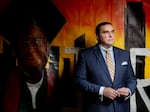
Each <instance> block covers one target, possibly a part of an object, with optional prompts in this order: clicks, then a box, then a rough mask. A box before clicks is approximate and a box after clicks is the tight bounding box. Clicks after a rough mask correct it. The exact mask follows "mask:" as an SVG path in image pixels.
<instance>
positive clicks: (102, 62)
mask: <svg viewBox="0 0 150 112" xmlns="http://www.w3.org/2000/svg"><path fill="white" fill-rule="evenodd" d="M94 50H95V51H94V53H95V56H96V59H97V61H99V66H100V68H101V70H103V72H104V74H106V76H107V78H108V79H109V80H110V81H111V82H112V80H111V77H110V74H109V71H108V68H107V65H106V63H105V60H104V58H103V55H102V53H101V51H100V48H99V45H98V44H97V45H96V46H95V49H94Z"/></svg>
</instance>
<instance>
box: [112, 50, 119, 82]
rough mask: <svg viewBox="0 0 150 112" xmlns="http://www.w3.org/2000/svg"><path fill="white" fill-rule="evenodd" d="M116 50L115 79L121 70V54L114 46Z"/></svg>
mask: <svg viewBox="0 0 150 112" xmlns="http://www.w3.org/2000/svg"><path fill="white" fill-rule="evenodd" d="M113 50H114V59H115V79H114V81H115V80H116V79H117V77H118V75H119V74H118V71H119V68H120V64H119V63H120V55H119V52H118V50H117V49H116V48H115V47H114V48H113Z"/></svg>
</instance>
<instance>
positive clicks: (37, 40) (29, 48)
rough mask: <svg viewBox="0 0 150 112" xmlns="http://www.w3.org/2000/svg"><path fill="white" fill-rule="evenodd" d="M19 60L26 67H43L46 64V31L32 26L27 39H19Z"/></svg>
mask: <svg viewBox="0 0 150 112" xmlns="http://www.w3.org/2000/svg"><path fill="white" fill-rule="evenodd" d="M18 47H19V48H18V49H19V51H18V52H19V53H20V54H19V55H20V58H19V62H21V64H22V66H24V67H26V68H30V67H31V68H36V67H37V68H39V67H40V68H41V67H43V66H44V65H45V64H46V61H47V60H46V57H47V42H46V36H45V34H44V32H43V31H42V30H41V29H40V28H38V27H32V28H31V29H30V30H29V35H28V36H27V37H26V38H25V39H20V40H19V41H18Z"/></svg>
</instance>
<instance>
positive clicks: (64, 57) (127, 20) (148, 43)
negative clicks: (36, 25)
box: [0, 0, 150, 112]
mask: <svg viewBox="0 0 150 112" xmlns="http://www.w3.org/2000/svg"><path fill="white" fill-rule="evenodd" d="M10 1H11V0H6V1H5V0H3V2H1V6H0V7H1V8H0V10H1V12H2V11H3V9H4V8H5V7H6V6H7V4H8V3H9V2H10ZM51 1H52V3H53V4H54V6H55V7H56V8H57V9H58V11H59V13H60V14H61V15H62V18H64V19H65V20H64V21H63V24H62V26H61V27H60V26H59V24H57V25H56V26H58V27H60V30H57V31H56V32H55V31H53V32H55V34H54V36H53V38H51V43H50V46H51V48H52V49H51V50H53V51H54V52H53V53H54V54H52V55H50V56H51V57H50V60H49V64H50V65H51V66H50V67H53V69H55V70H57V74H58V76H59V78H60V79H62V80H61V83H62V87H61V88H62V90H61V91H62V93H61V94H62V95H63V97H62V99H61V100H62V104H63V108H64V109H63V111H64V112H80V111H81V109H80V108H81V106H82V98H81V96H80V93H79V92H78V91H76V90H75V88H72V86H73V84H72V78H73V75H74V65H75V63H76V60H77V56H78V52H79V50H80V49H84V48H87V47H90V46H92V45H94V44H96V42H97V40H96V35H95V26H96V24H98V23H100V22H102V21H109V22H111V23H112V24H113V26H114V29H115V38H116V40H115V44H114V45H115V46H117V47H120V48H123V49H126V50H129V51H130V52H131V58H132V64H133V67H134V71H135V73H136V76H137V80H138V85H137V91H136V93H135V94H134V95H133V96H132V98H131V102H130V103H131V104H130V112H149V111H150V69H149V68H150V57H149V56H150V38H149V37H150V15H149V14H150V1H149V0H51ZM41 2H42V0H41ZM2 4H3V5H2ZM53 14H54V15H55V14H56V13H55V12H54V13H53ZM56 15H57V14H56ZM57 19H58V18H57ZM59 19H60V20H61V18H59ZM59 19H58V20H59ZM50 21H52V22H53V21H55V19H53V20H51V19H50ZM50 32H51V29H50ZM0 37H1V39H0V56H1V57H0V58H1V59H0V60H1V62H2V64H1V65H3V70H4V71H5V70H7V69H10V68H11V67H13V66H14V65H15V63H16V62H15V59H14V57H13V56H12V52H11V49H10V48H9V47H10V46H9V39H7V38H5V36H3V35H1V36H0ZM54 57H55V58H54ZM53 59H57V63H55V60H53ZM10 62H11V63H10ZM8 65H9V66H8ZM48 67H49V66H48ZM6 68H7V69H6ZM3 78H7V77H6V76H3ZM1 82H3V81H1Z"/></svg>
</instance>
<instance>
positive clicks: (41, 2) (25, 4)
mask: <svg viewBox="0 0 150 112" xmlns="http://www.w3.org/2000/svg"><path fill="white" fill-rule="evenodd" d="M33 20H34V21H36V24H37V25H38V26H39V27H40V28H42V29H43V30H44V32H45V33H46V35H47V40H48V41H49V42H52V40H53V39H54V38H55V37H56V35H57V34H58V32H59V31H60V29H61V28H62V27H63V25H64V24H65V22H66V20H65V18H64V17H63V15H62V14H61V13H60V11H59V10H58V9H57V8H56V6H55V5H54V4H53V3H52V1H51V0H11V1H10V2H9V3H8V4H7V6H6V7H5V8H4V9H3V10H2V11H1V12H0V34H1V35H2V36H3V37H4V38H6V39H7V40H8V41H10V43H11V42H15V41H16V39H17V37H16V33H18V31H21V30H25V29H26V28H27V27H28V25H29V24H31V23H32V22H33Z"/></svg>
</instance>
